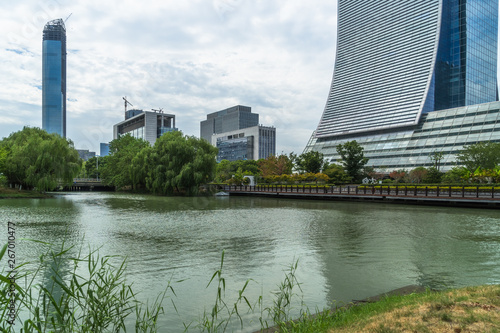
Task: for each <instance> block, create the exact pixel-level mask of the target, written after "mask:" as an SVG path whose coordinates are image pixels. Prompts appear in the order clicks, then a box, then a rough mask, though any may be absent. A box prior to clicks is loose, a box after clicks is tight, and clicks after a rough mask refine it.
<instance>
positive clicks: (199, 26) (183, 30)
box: [0, 0, 337, 154]
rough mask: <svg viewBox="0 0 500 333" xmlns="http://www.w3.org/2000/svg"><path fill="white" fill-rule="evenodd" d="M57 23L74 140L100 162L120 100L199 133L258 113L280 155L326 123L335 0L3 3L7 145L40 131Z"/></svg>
mask: <svg viewBox="0 0 500 333" xmlns="http://www.w3.org/2000/svg"><path fill="white" fill-rule="evenodd" d="M70 14H71V16H70ZM68 16H69V18H68ZM57 18H62V19H66V18H68V19H67V21H66V23H65V24H66V36H67V96H66V97H67V137H68V138H69V139H71V140H72V141H73V142H74V144H75V147H76V148H78V149H89V150H91V151H95V152H96V153H97V154H99V143H101V142H109V141H111V140H112V139H113V125H114V124H116V123H118V122H120V121H122V120H124V105H123V99H122V97H124V96H126V97H127V99H128V100H129V101H130V103H132V104H133V106H134V108H139V109H143V110H151V109H160V108H161V109H163V112H165V113H172V114H174V115H175V117H176V127H178V128H179V129H180V130H181V131H182V132H183V133H184V134H186V135H193V136H197V137H199V135H200V122H201V121H203V120H205V119H206V115H207V114H208V113H212V112H216V111H219V110H222V109H225V108H228V107H231V106H234V105H245V106H250V107H251V108H252V112H254V113H258V114H259V115H260V123H261V124H263V125H265V126H274V127H276V132H277V133H276V136H277V144H276V151H277V153H278V154H279V153H286V154H288V153H290V152H295V153H299V154H300V153H301V152H302V151H303V149H304V147H305V145H306V143H307V141H308V140H309V138H310V136H311V134H312V132H313V131H314V130H315V128H316V126H317V125H318V123H319V120H320V117H321V115H322V112H323V109H324V106H325V103H326V99H327V96H328V90H329V87H330V83H331V79H332V75H333V67H334V60H335V44H336V26H337V4H336V1H324V0H310V1H300V0H273V1H269V0H266V1H264V0H182V1H179V0H162V1H160V0H143V1H135V0H120V1H118V0H106V1H103V0H99V1H98V0H85V1H82V0H80V1H75V0H37V1H34V0H17V1H2V2H1V4H0V27H1V31H2V34H0V64H1V65H0V84H1V87H2V89H0V138H3V137H6V136H8V135H9V134H10V133H12V132H15V131H19V130H21V129H22V128H23V127H24V126H31V127H41V126H42V81H41V76H42V31H43V27H44V25H45V23H47V22H48V21H50V20H53V19H57ZM129 108H130V107H129Z"/></svg>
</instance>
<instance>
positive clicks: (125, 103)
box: [123, 96, 134, 112]
mask: <svg viewBox="0 0 500 333" xmlns="http://www.w3.org/2000/svg"><path fill="white" fill-rule="evenodd" d="M123 100H124V101H125V102H124V103H123V104H124V106H125V112H127V104H129V105H130V106H134V105H133V104H132V103H130V102H129V101H127V96H125V97H123Z"/></svg>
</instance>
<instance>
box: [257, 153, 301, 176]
mask: <svg viewBox="0 0 500 333" xmlns="http://www.w3.org/2000/svg"><path fill="white" fill-rule="evenodd" d="M295 158H296V156H295V154H294V153H290V155H289V156H287V155H284V154H281V155H279V156H274V155H271V156H268V157H267V158H265V159H260V160H259V161H258V165H259V168H260V171H261V174H262V176H263V177H267V176H271V175H276V176H281V175H290V174H291V173H292V169H293V160H294V159H295Z"/></svg>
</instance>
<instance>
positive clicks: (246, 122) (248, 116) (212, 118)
mask: <svg viewBox="0 0 500 333" xmlns="http://www.w3.org/2000/svg"><path fill="white" fill-rule="evenodd" d="M257 125H259V115H258V114H256V113H252V108H251V107H249V106H243V105H236V106H233V107H230V108H227V109H224V110H221V111H217V112H213V113H209V114H208V115H207V119H206V120H204V121H202V122H201V123H200V137H201V138H202V139H205V140H207V141H208V142H212V135H214V134H220V133H225V132H230V131H235V130H239V129H243V128H247V127H252V126H257Z"/></svg>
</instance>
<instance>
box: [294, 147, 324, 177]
mask: <svg viewBox="0 0 500 333" xmlns="http://www.w3.org/2000/svg"><path fill="white" fill-rule="evenodd" d="M324 165H325V158H324V155H323V154H322V153H320V152H318V151H310V152H307V153H303V154H300V156H299V157H297V159H296V162H295V166H296V168H297V170H298V171H300V172H301V173H319V172H321V170H322V169H323V167H324Z"/></svg>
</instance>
